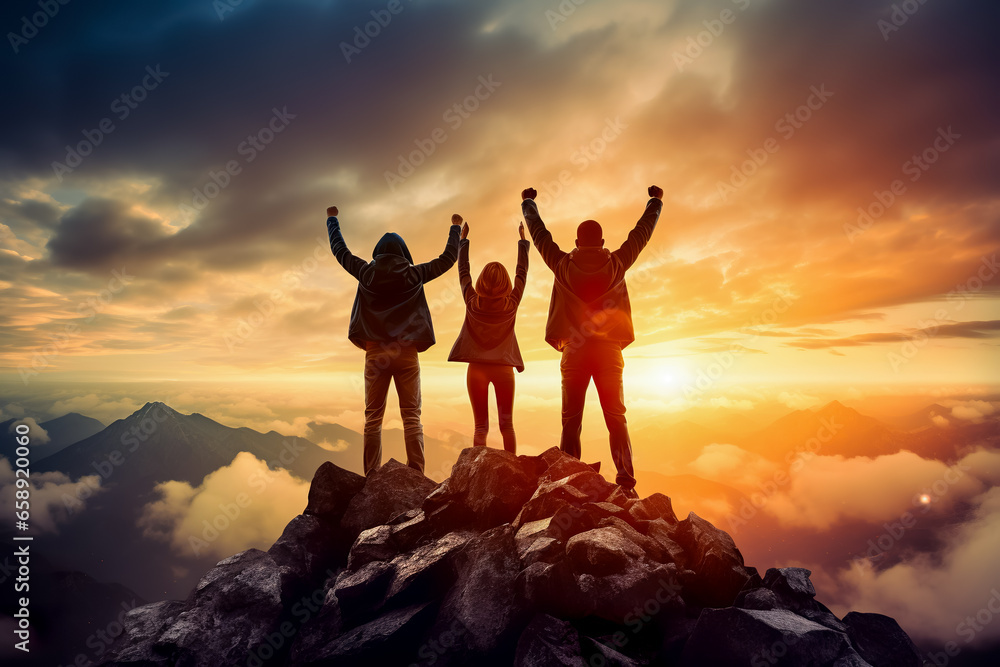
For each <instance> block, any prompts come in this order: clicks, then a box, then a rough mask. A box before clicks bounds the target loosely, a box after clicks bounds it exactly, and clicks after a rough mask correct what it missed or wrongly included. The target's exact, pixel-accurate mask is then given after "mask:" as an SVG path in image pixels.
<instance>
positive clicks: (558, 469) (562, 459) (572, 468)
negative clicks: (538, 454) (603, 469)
mask: <svg viewBox="0 0 1000 667" xmlns="http://www.w3.org/2000/svg"><path fill="white" fill-rule="evenodd" d="M553 449H555V450H556V452H557V454H556V455H549V460H548V461H546V462H547V463H548V467H546V468H545V472H544V473H542V475H541V481H542V482H554V481H556V480H558V479H562V478H563V477H569V476H570V475H573V474H576V473H578V472H596V470H595V469H594V465H593V464H587V463H584V462H583V461H581V460H580V459H578V458H576V457H573V456H570V455H569V454H565V453H563V452H562V451H561V450H559V449H558V448H556V447H553ZM547 454H548V452H544V453H543V454H542V457H545V456H546V455H547ZM596 465H597V466H598V468H599V467H600V464H596Z"/></svg>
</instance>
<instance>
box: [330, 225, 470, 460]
mask: <svg viewBox="0 0 1000 667" xmlns="http://www.w3.org/2000/svg"><path fill="white" fill-rule="evenodd" d="M326 214H327V216H329V217H327V220H326V229H327V232H328V233H329V235H330V249H331V250H333V254H334V256H335V257H336V258H337V261H338V262H340V265H341V266H343V267H344V269H345V270H346V271H347V272H348V273H350V274H351V275H352V276H354V277H355V278H356V279H357V281H358V291H357V295H356V296H355V297H354V308H353V309H352V310H351V324H350V327H349V329H348V333H347V337H348V339H349V340H350V341H351V342H352V343H354V344H355V345H356V346H358V347H359V348H361V349H362V350H364V351H365V431H364V441H365V453H364V466H365V475H370V474H371V473H372V472H374V471H375V470H378V468H379V466H381V465H382V418H383V417H384V416H385V401H386V398H387V396H388V394H389V382H390V381H393V382H395V384H396V394H398V396H399V413H400V417H402V419H403V442H404V443H405V444H406V464H407V465H408V466H410V467H411V468H416V469H417V470H419V471H420V472H423V471H424V431H423V427H422V426H421V424H420V362H419V361H418V360H417V353H418V352H423V351H424V350H426V349H427V348H429V347H430V346H431V345H433V344H434V342H435V340H434V326H433V324H432V323H431V311H430V308H428V307H427V298H426V297H425V296H424V283H426V282H429V281H431V280H434V279H435V278H437V277H438V276H440V275H441V274H443V273H444V272H445V271H447V270H448V269H450V268H451V267H452V266H453V265H454V264H455V260H457V259H458V235H459V232H460V231H461V227H460V226H459V225H458V224H457V223H456V218H457V221H458V222H461V218H459V217H458V216H454V217H453V218H452V223H453V224H452V226H451V231H450V232H449V233H448V243H447V245H445V248H444V252H442V253H441V255H440V257H438V258H436V259H432V260H431V261H429V262H425V263H423V264H414V263H413V257H411V256H410V250H409V249H408V248H407V247H406V242H404V241H403V239H402V237H400V236H399V234H394V233H392V232H390V233H387V234H385V235H383V236H382V238H381V239H380V240H379V242H378V243H376V244H375V250H373V251H372V261H371V262H366V261H365V260H363V259H361V258H360V257H356V256H355V255H353V254H352V253H351V251H350V250H348V248H347V244H346V243H345V242H344V236H343V235H342V234H341V233H340V222H339V221H338V220H337V214H338V210H337V207H336V206H331V207H329V208H327V209H326Z"/></svg>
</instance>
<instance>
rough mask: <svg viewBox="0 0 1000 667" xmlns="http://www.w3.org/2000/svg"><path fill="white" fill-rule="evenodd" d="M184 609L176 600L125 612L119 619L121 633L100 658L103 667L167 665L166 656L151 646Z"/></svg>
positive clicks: (182, 604) (182, 603) (155, 603)
mask: <svg viewBox="0 0 1000 667" xmlns="http://www.w3.org/2000/svg"><path fill="white" fill-rule="evenodd" d="M183 610H184V602H182V601H180V600H163V601H161V602H153V603H152V604H147V605H143V606H141V607H136V608H135V609H131V610H129V611H128V612H127V613H126V614H125V617H124V619H122V626H123V630H122V634H121V636H120V637H119V638H118V641H117V643H116V645H115V647H114V648H112V650H111V651H110V652H109V653H108V654H107V655H106V656H104V659H105V660H106V661H107V662H105V663H103V664H106V665H115V666H118V665H136V664H142V665H150V666H152V665H167V664H169V663H168V660H167V656H166V655H163V654H162V653H159V652H157V651H155V650H154V649H153V645H154V644H155V642H156V640H157V639H158V638H159V636H160V634H161V633H162V632H163V630H164V628H166V627H167V626H169V625H170V624H171V623H172V622H173V621H174V619H175V618H177V615H178V614H180V612H181V611H183Z"/></svg>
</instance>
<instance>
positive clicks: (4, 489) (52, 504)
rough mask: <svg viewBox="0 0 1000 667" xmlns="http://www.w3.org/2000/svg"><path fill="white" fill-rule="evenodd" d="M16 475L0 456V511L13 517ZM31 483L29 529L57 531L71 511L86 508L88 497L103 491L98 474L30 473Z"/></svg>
mask: <svg viewBox="0 0 1000 667" xmlns="http://www.w3.org/2000/svg"><path fill="white" fill-rule="evenodd" d="M17 479H21V478H18V477H16V474H15V472H14V469H13V468H12V467H11V464H10V462H9V461H8V460H7V459H6V458H4V457H0V512H2V513H3V515H4V516H8V517H13V516H14V512H15V505H14V503H15V499H16V498H15V492H16V491H17V490H18V489H19V487H17ZM29 482H30V484H31V489H30V491H31V510H30V511H31V515H30V519H29V520H28V523H29V525H30V526H31V530H33V531H39V532H42V533H58V532H59V525H60V524H64V523H66V522H68V521H70V520H71V519H72V517H73V515H74V514H76V513H78V512H80V511H82V510H83V509H85V507H86V504H87V502H88V500H89V499H90V498H91V497H93V496H94V495H96V494H98V493H100V492H101V491H103V489H101V487H100V483H101V480H100V477H98V476H97V475H88V476H86V477H81V478H80V479H78V480H77V481H75V482H74V481H73V480H71V479H70V478H69V477H68V476H67V475H65V474H63V473H61V472H43V473H33V474H32V475H31V477H30V478H29Z"/></svg>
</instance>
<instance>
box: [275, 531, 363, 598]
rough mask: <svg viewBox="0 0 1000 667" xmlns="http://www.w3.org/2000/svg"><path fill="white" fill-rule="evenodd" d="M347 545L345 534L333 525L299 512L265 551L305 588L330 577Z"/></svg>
mask: <svg viewBox="0 0 1000 667" xmlns="http://www.w3.org/2000/svg"><path fill="white" fill-rule="evenodd" d="M349 547H350V543H349V542H348V540H347V536H346V535H345V534H344V532H343V531H341V530H340V528H339V527H338V526H337V525H336V524H331V523H330V522H328V521H324V520H322V519H320V518H319V516H317V515H315V514H300V515H298V516H297V517H295V518H294V519H292V520H291V521H290V522H289V523H288V525H287V526H285V530H284V531H283V532H282V533H281V537H279V538H278V540H277V541H276V542H275V543H274V544H273V545H271V548H270V549H268V550H267V553H269V554H271V556H272V557H273V558H274V561H275V562H276V563H277V564H278V565H281V566H283V567H286V568H288V570H289V575H290V577H291V579H292V580H293V581H292V582H291V583H292V585H297V586H299V587H308V586H309V585H310V584H312V583H315V582H316V581H318V580H320V579H321V578H323V577H324V575H326V576H329V575H330V569H331V568H337V567H341V566H343V564H344V561H345V560H346V557H347V551H348V548H349Z"/></svg>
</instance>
